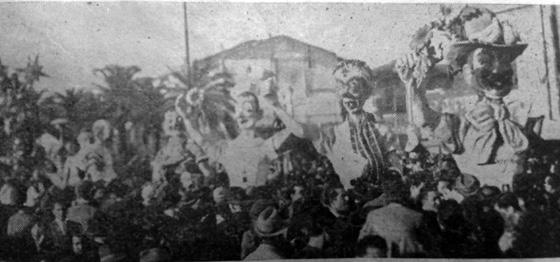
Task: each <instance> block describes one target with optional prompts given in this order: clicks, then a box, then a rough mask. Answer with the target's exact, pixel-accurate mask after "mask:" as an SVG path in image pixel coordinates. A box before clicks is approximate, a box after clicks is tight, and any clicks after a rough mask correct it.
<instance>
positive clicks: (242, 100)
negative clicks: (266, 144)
mask: <svg viewBox="0 0 560 262" xmlns="http://www.w3.org/2000/svg"><path fill="white" fill-rule="evenodd" d="M261 115H262V113H261V110H260V107H259V101H258V98H257V97H256V96H255V95H253V94H250V93H243V94H241V95H239V97H238V98H237V104H236V106H235V118H236V119H237V125H238V126H239V129H241V130H244V129H245V130H247V129H253V128H254V127H255V125H256V123H257V121H258V120H259V119H260V117H261Z"/></svg>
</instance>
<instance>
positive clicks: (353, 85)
mask: <svg viewBox="0 0 560 262" xmlns="http://www.w3.org/2000/svg"><path fill="white" fill-rule="evenodd" d="M334 77H335V78H336V83H337V94H338V97H339V99H340V106H341V113H342V117H343V119H344V122H343V123H341V124H340V125H338V126H336V127H335V128H334V138H333V139H322V140H321V141H320V143H321V145H319V146H318V148H322V149H323V150H324V151H326V152H325V153H326V155H327V157H328V158H329V160H330V161H331V162H332V163H333V166H334V169H335V171H336V173H338V175H339V176H340V180H341V182H342V184H343V185H344V187H345V188H349V187H350V185H351V183H350V181H351V180H352V179H355V178H358V177H360V176H362V175H363V176H368V177H371V178H372V179H374V180H376V181H379V180H380V179H381V176H382V173H383V172H384V170H385V169H386V168H387V167H388V166H390V164H389V159H391V155H394V154H391V153H393V152H395V150H396V149H397V148H398V145H397V143H396V139H395V136H394V135H393V134H392V133H391V132H390V131H389V130H388V128H387V127H386V126H382V125H380V124H379V123H377V122H376V119H375V117H374V115H373V114H371V113H368V112H366V111H364V110H363V106H364V104H365V102H366V100H367V99H368V98H369V97H370V95H371V92H372V90H373V89H374V88H375V83H374V79H373V75H372V72H371V69H370V68H369V67H368V66H367V65H366V63H365V62H363V61H359V60H343V61H341V62H340V63H339V64H338V65H337V66H336V68H335V70H334ZM323 138H325V137H323ZM329 140H330V141H329Z"/></svg>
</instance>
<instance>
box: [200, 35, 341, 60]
mask: <svg viewBox="0 0 560 262" xmlns="http://www.w3.org/2000/svg"><path fill="white" fill-rule="evenodd" d="M308 52H309V53H323V54H326V55H333V56H336V54H335V53H334V52H331V51H328V50H326V49H323V48H321V47H318V46H314V45H311V44H308V43H305V42H302V41H300V40H297V39H294V38H292V37H289V36H286V35H279V36H274V37H270V38H268V39H263V40H251V41H247V42H243V43H240V44H238V45H236V46H234V47H232V48H230V49H227V50H223V51H221V52H219V53H216V54H214V55H211V56H208V57H205V58H203V59H201V60H197V61H194V64H195V67H197V66H201V67H202V66H205V65H206V66H210V67H211V66H216V65H219V63H220V61H222V60H225V59H270V58H272V57H276V56H278V54H281V53H300V54H307V53H308Z"/></svg>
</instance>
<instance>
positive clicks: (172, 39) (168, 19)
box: [0, 2, 507, 90]
mask: <svg viewBox="0 0 560 262" xmlns="http://www.w3.org/2000/svg"><path fill="white" fill-rule="evenodd" d="M505 8H507V6H498V7H496V8H495V9H499V10H501V9H505ZM438 12H439V6H438V5H418V4H417V5H402V4H401V5H395V4H371V3H369V4H359V3H354V4H349V3H346V4H332V3H321V4H311V3H306V4H270V3H265V4H255V3H189V4H188V19H189V20H188V21H189V30H190V46H191V57H192V59H197V58H203V57H205V56H207V55H211V54H214V53H216V52H218V51H220V50H222V49H224V48H225V49H227V48H230V47H232V46H234V45H236V44H239V43H241V42H244V41H248V40H253V39H265V38H268V37H269V35H273V36H274V35H280V34H282V35H288V36H291V37H294V38H296V39H299V40H302V41H304V42H307V43H310V44H313V45H317V46H320V47H322V48H325V49H327V50H331V51H333V52H335V53H337V54H338V55H339V56H342V57H346V58H357V59H362V60H365V61H366V62H367V63H368V64H370V66H372V67H374V66H377V65H381V64H384V63H386V62H388V61H390V60H391V59H393V58H395V57H397V56H400V55H401V54H402V53H404V52H406V51H407V45H408V42H409V37H410V35H411V34H412V33H413V32H414V31H415V30H416V29H417V28H418V27H419V26H420V25H422V24H423V23H426V22H429V21H431V20H432V19H434V18H436V17H437V15H438ZM0 23H1V25H2V26H0V58H1V59H2V63H4V64H5V65H9V66H12V67H14V66H15V67H20V66H24V65H25V63H26V59H27V57H28V56H32V57H33V56H35V55H36V54H39V55H40V61H41V64H42V65H44V71H45V72H46V73H48V74H49V75H51V78H48V79H42V80H41V82H40V83H39V87H41V88H49V89H52V90H61V89H63V88H71V87H84V88H91V86H92V82H94V81H98V79H99V78H98V77H96V76H94V75H93V73H92V70H93V69H94V68H99V67H103V66H104V65H107V64H120V65H137V66H140V67H141V68H142V75H146V76H157V75H161V74H164V73H166V72H168V67H172V68H178V67H179V66H180V65H181V64H182V63H183V61H184V56H185V47H184V23H183V9H182V3H179V2H168V3H154V2H114V3H111V2H101V3H95V2H94V3H86V2H64V3H53V2H35V3H0Z"/></svg>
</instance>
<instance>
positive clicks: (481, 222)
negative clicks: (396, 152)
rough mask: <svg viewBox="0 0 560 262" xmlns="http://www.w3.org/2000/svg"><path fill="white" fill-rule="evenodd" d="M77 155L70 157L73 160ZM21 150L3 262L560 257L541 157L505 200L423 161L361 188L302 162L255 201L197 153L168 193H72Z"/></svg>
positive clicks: (312, 158) (123, 188)
mask: <svg viewBox="0 0 560 262" xmlns="http://www.w3.org/2000/svg"><path fill="white" fill-rule="evenodd" d="M76 144H77V143H72V142H69V143H67V148H68V150H66V151H67V152H68V154H67V155H66V156H64V158H65V159H66V160H67V159H72V157H73V156H75V155H76V154H77V152H79V150H76V149H77V148H73V147H76ZM20 145H21V141H20V140H19V139H15V140H14V147H13V151H11V153H10V156H18V157H20V158H19V159H15V158H12V160H13V161H15V162H14V163H19V164H15V165H12V166H10V165H7V164H4V165H3V166H2V170H1V171H2V173H1V175H2V186H1V189H0V203H1V206H0V208H1V212H0V214H1V218H0V226H1V227H2V230H1V231H0V236H1V238H2V241H0V243H1V244H0V245H1V248H0V257H2V258H3V259H7V260H8V261H100V259H104V260H103V261H138V260H139V261H183V260H184V261H187V260H239V259H247V260H251V259H256V260H262V259H282V258H353V257H430V258H438V257H439V258H502V257H552V256H558V255H560V254H559V252H560V247H559V246H558V245H559V243H560V241H559V240H560V239H558V238H559V237H560V231H558V230H559V229H560V228H558V225H559V223H558V221H559V220H558V219H560V216H559V214H560V213H559V211H560V209H559V208H560V168H559V164H560V159H559V158H558V156H559V155H560V154H559V153H560V152H557V151H554V152H542V151H539V150H538V149H536V150H532V151H531V152H530V154H531V156H530V157H529V158H528V164H527V167H526V170H525V172H523V173H522V174H521V175H519V176H517V177H515V178H514V182H513V184H512V187H508V186H504V187H503V188H498V187H495V186H488V185H481V184H480V183H479V182H478V180H477V179H476V177H475V176H472V175H468V174H463V173H461V171H460V170H459V169H458V168H457V165H456V164H455V162H454V160H453V158H452V157H451V156H449V155H444V154H430V153H428V152H427V151H426V150H422V147H417V148H415V149H414V150H412V151H410V152H407V153H406V154H404V155H402V163H403V166H404V169H403V171H402V172H399V171H397V170H395V169H387V170H385V171H384V172H383V174H382V177H383V180H382V181H377V179H376V177H360V178H357V179H355V180H352V181H351V184H352V186H351V187H349V188H345V187H344V186H343V185H342V184H341V182H340V179H339V177H338V175H337V174H336V173H335V171H334V169H333V167H332V164H331V163H330V161H329V160H328V158H326V157H324V156H322V155H320V154H303V153H298V152H297V150H296V151H294V152H293V153H292V154H291V157H290V159H291V160H290V168H289V169H286V168H285V166H286V165H285V163H284V165H283V163H280V162H274V163H273V164H272V165H271V166H270V169H269V170H268V179H267V181H266V183H264V184H263V185H260V186H255V187H247V188H242V187H238V186H237V187H236V186H230V184H229V181H228V180H229V179H228V176H229V175H230V174H224V172H223V168H220V167H219V166H212V167H210V168H213V169H215V170H217V172H216V174H217V175H216V176H215V177H214V178H213V179H205V178H206V177H205V176H204V171H202V170H201V169H200V168H199V165H198V164H197V163H196V158H195V157H194V155H192V153H190V151H188V150H187V151H188V152H187V153H188V154H190V155H189V156H187V157H186V159H187V160H185V161H182V162H180V164H177V165H174V166H168V167H166V168H165V171H164V177H165V179H163V180H162V181H164V182H153V181H152V180H151V177H150V176H149V172H148V173H146V172H144V173H143V174H142V173H141V172H142V171H140V170H136V171H131V172H139V173H135V174H128V175H124V174H119V175H117V176H116V178H115V179H111V180H109V181H105V180H103V179H99V180H96V181H95V182H94V181H93V180H94V179H91V176H89V175H88V174H81V175H80V177H79V178H78V179H79V181H78V182H77V183H74V184H72V185H70V184H67V185H66V186H61V185H60V184H56V183H53V181H52V179H51V178H50V177H52V176H51V175H49V174H53V173H57V172H59V171H60V170H65V168H64V167H63V168H62V169H60V170H57V167H56V166H57V165H56V164H55V163H52V161H51V160H49V159H46V158H45V154H29V153H26V152H24V151H21V150H24V149H23V148H21V147H20ZM39 151H40V150H39ZM32 152H34V151H32ZM40 158H43V159H40ZM64 162H65V163H71V161H64ZM283 162H285V161H283ZM63 166H64V165H63ZM220 170H222V171H221V173H220ZM83 173H86V172H83ZM184 174H189V177H191V178H192V179H190V180H188V179H187V180H188V181H185V179H184V178H182V177H183V176H184ZM10 259H11V260H10ZM111 259H112V260H111Z"/></svg>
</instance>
